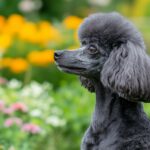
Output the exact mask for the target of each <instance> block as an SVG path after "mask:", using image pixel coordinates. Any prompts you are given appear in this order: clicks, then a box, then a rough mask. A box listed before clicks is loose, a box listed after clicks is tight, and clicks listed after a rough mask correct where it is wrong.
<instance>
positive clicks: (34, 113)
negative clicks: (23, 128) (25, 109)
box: [30, 109, 42, 117]
mask: <svg viewBox="0 0 150 150" xmlns="http://www.w3.org/2000/svg"><path fill="white" fill-rule="evenodd" d="M30 115H31V116H32V117H40V116H41V115H42V112H41V110H39V109H33V110H32V111H31V112H30Z"/></svg>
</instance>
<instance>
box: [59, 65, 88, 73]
mask: <svg viewBox="0 0 150 150" xmlns="http://www.w3.org/2000/svg"><path fill="white" fill-rule="evenodd" d="M58 67H59V68H60V69H61V70H63V71H66V72H70V73H73V72H83V71H85V70H86V69H85V68H82V67H76V66H64V65H58Z"/></svg>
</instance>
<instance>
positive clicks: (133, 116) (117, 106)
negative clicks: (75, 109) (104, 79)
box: [91, 82, 144, 133]
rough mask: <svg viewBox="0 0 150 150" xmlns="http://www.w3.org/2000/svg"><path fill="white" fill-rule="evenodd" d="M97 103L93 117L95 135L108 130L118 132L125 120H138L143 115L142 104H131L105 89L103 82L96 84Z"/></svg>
mask: <svg viewBox="0 0 150 150" xmlns="http://www.w3.org/2000/svg"><path fill="white" fill-rule="evenodd" d="M95 92H96V103H95V110H94V113H93V117H92V124H91V125H92V129H93V132H94V133H97V132H100V133H102V132H104V131H106V130H107V129H111V130H115V128H116V130H118V128H119V125H120V124H121V122H123V119H124V118H127V119H129V120H133V121H134V120H135V121H136V120H137V117H139V116H140V115H141V114H143V113H144V112H143V107H142V105H141V103H135V102H131V101H129V100H125V99H123V98H121V97H119V96H118V95H117V94H115V93H112V92H111V91H110V90H108V89H106V88H104V86H103V85H102V83H101V82H95Z"/></svg>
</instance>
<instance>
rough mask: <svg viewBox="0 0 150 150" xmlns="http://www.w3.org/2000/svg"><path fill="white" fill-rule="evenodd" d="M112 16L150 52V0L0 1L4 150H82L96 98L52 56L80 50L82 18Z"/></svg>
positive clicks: (0, 137) (0, 145)
mask: <svg viewBox="0 0 150 150" xmlns="http://www.w3.org/2000/svg"><path fill="white" fill-rule="evenodd" d="M110 11H118V12H120V13H122V14H123V15H125V16H126V17H128V18H129V19H130V20H132V21H133V22H134V23H135V24H136V26H137V27H138V29H139V30H140V31H141V32H142V34H143V36H144V40H145V43H146V46H147V51H148V52H150V1H149V0H124V1H121V0H0V150H70V149H72V150H77V149H79V147H80V142H81V138H82V136H83V134H84V132H85V130H86V128H87V127H88V124H89V123H90V117H91V115H92V111H93V107H94V95H93V94H91V93H89V92H87V91H86V89H84V88H83V87H81V85H80V83H79V81H78V77H76V76H74V75H68V74H65V73H62V72H60V71H59V70H58V69H57V68H56V65H55V64H54V59H53V54H54V51H55V50H58V49H70V50H71V49H75V48H77V47H78V46H79V43H78V37H77V29H78V27H79V25H80V23H81V22H82V20H83V18H84V17H86V16H88V15H89V14H91V13H94V12H110ZM81 97H82V100H81ZM144 107H145V110H146V112H147V113H148V115H149V116H150V105H149V104H146V105H144Z"/></svg>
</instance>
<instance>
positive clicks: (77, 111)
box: [0, 80, 94, 150]
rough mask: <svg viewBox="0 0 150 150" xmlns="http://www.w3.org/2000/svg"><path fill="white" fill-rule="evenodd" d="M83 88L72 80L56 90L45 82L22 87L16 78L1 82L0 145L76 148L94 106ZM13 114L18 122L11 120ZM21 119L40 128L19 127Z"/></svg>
mask: <svg viewBox="0 0 150 150" xmlns="http://www.w3.org/2000/svg"><path fill="white" fill-rule="evenodd" d="M68 87H69V88H68ZM85 92H87V91H85V89H84V88H82V87H81V86H80V84H79V83H76V82H72V83H70V84H69V85H66V83H62V85H61V86H60V88H59V89H57V91H54V90H53V88H52V85H51V84H49V83H46V82H45V83H43V84H39V83H37V82H35V81H32V82H31V83H30V84H28V85H27V86H24V87H22V83H21V82H19V81H17V80H11V81H10V82H7V83H5V84H3V86H0V95H1V99H0V114H1V118H0V124H1V125H0V132H1V135H0V145H3V146H4V147H5V148H6V149H9V148H10V147H14V149H15V150H20V149H21V150H28V149H30V150H31V149H32V150H41V149H42V150H58V149H61V150H67V149H70V148H71V149H73V150H76V149H79V147H80V142H81V138H82V136H83V134H84V131H85V130H86V128H87V126H88V124H89V122H90V115H91V113H92V109H93V107H94V100H93V99H94V95H93V94H90V93H89V92H87V93H86V94H85ZM81 97H82V100H81ZM18 104H20V105H19V106H18ZM41 106H42V107H41ZM89 106H90V107H89ZM24 107H25V108H24ZM26 107H27V108H26ZM83 108H84V109H83ZM14 118H17V119H19V120H20V122H21V123H20V122H19V123H16V122H11V121H12V120H13V119H14ZM8 119H9V122H8ZM25 123H30V124H33V125H34V126H35V125H36V126H37V127H39V128H40V130H37V129H36V130H35V131H36V132H32V130H33V128H32V130H30V129H28V130H22V127H23V126H24V124H25ZM33 141H34V142H33Z"/></svg>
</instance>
